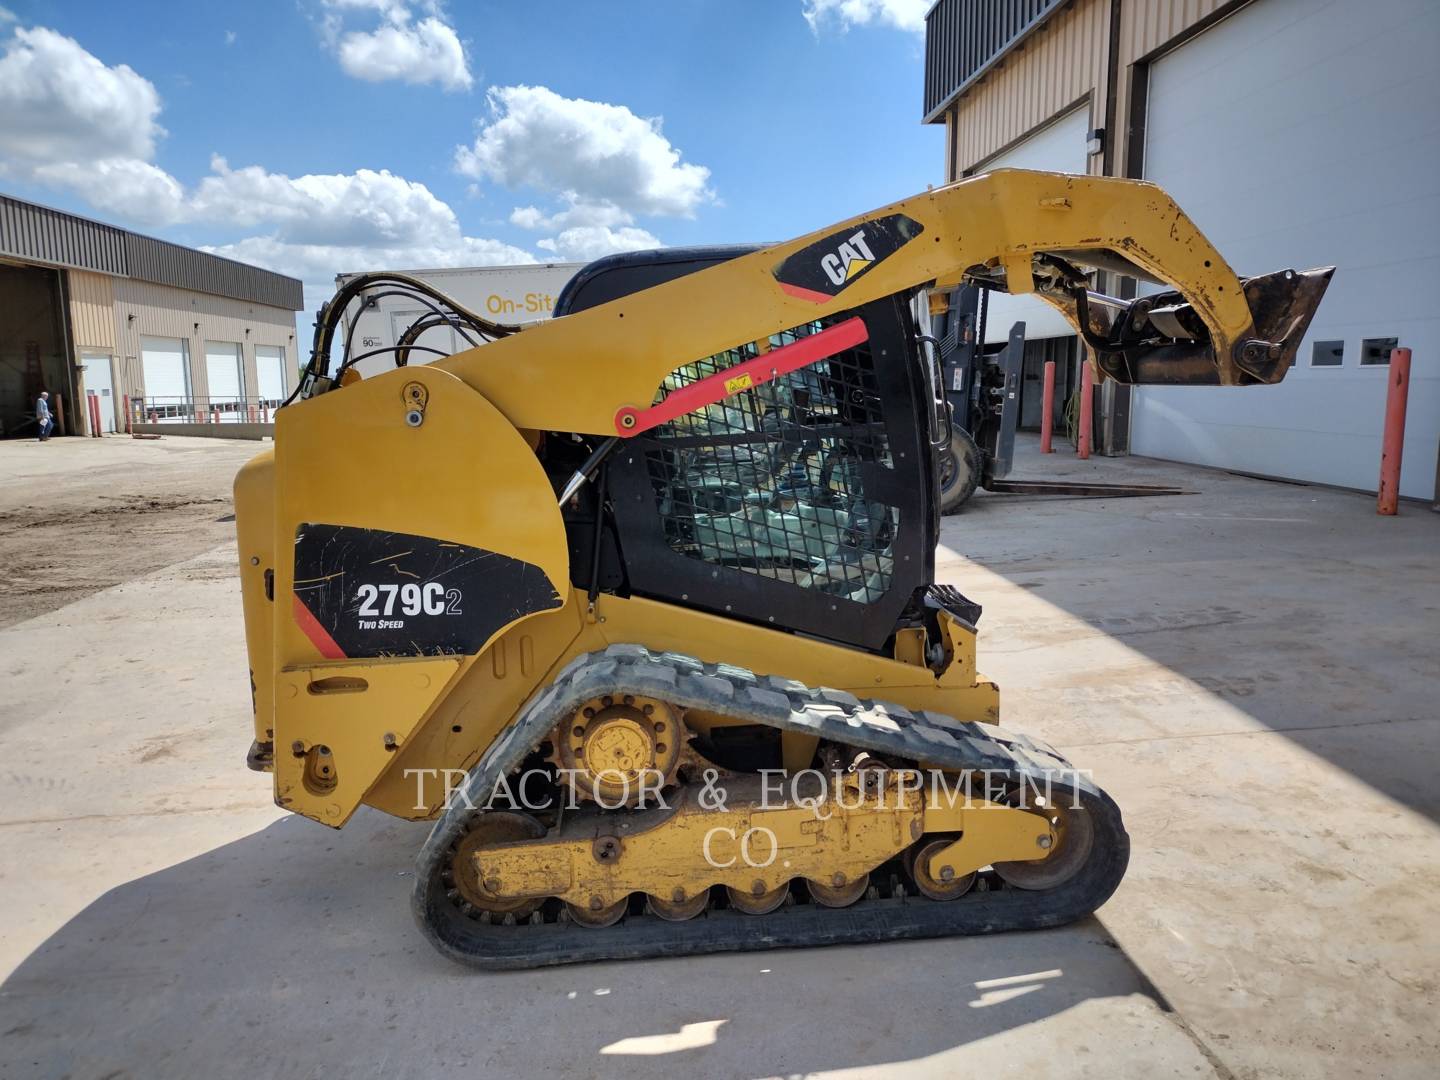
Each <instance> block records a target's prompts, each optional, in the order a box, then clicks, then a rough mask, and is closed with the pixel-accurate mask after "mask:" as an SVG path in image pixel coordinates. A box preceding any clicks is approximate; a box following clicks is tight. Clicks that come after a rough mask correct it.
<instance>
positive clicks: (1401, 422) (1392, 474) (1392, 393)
mask: <svg viewBox="0 0 1440 1080" xmlns="http://www.w3.org/2000/svg"><path fill="white" fill-rule="evenodd" d="M1409 395H1410V350H1409V349H1391V350H1390V390H1389V392H1388V393H1387V394H1386V395H1385V436H1384V439H1383V440H1382V441H1381V443H1380V490H1379V493H1378V495H1377V496H1376V505H1375V512H1376V513H1377V514H1385V515H1387V516H1388V515H1393V514H1398V513H1399V512H1400V456H1401V452H1402V451H1403V450H1404V449H1405V402H1406V399H1407V398H1408V397H1409Z"/></svg>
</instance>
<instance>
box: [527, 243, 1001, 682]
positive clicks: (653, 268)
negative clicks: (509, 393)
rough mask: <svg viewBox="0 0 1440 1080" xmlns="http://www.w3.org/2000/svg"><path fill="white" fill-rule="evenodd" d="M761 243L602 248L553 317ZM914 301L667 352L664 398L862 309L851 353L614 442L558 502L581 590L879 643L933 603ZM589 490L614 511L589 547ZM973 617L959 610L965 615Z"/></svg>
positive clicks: (926, 375)
mask: <svg viewBox="0 0 1440 1080" xmlns="http://www.w3.org/2000/svg"><path fill="white" fill-rule="evenodd" d="M757 247H758V245H734V246H726V247H699V248H671V249H665V250H660V251H643V252H633V253H627V254H622V255H612V256H609V257H607V258H603V259H600V260H598V261H596V262H594V263H591V264H590V265H589V266H587V267H585V268H584V269H583V270H581V271H580V272H579V273H578V274H576V275H575V277H574V278H572V279H571V280H570V282H569V283H568V284H567V285H566V286H565V288H564V289H563V290H562V291H561V294H560V297H559V299H558V300H557V302H556V306H555V316H556V317H557V318H562V317H564V316H566V315H570V314H575V313H577V312H581V311H585V310H587V309H589V308H593V307H598V306H599V305H601V304H604V303H608V302H610V301H612V300H617V299H620V298H621V297H624V296H628V295H631V294H632V293H635V292H638V291H640V290H642V289H647V288H651V287H653V286H656V285H660V284H663V283H665V282H667V281H672V280H674V279H676V278H678V277H682V276H684V275H687V274H692V273H696V272H698V271H702V270H705V269H707V268H709V267H712V266H715V265H718V264H720V263H722V262H726V261H728V260H730V259H733V258H737V257H739V256H741V255H746V254H749V253H750V252H752V251H755V250H757ZM911 300H912V298H911V297H910V296H908V295H901V296H893V297H887V298H885V299H883V300H879V301H876V302H874V303H871V304H867V305H864V306H863V307H860V308H856V309H854V310H849V311H841V312H837V313H834V314H831V315H826V316H824V317H822V318H818V319H815V320H813V321H811V322H807V323H803V324H801V325H799V326H795V327H790V328H787V329H785V330H784V331H782V332H780V333H777V334H773V335H771V336H770V337H769V338H768V339H766V340H763V341H752V342H744V343H740V344H738V345H736V346H735V347H734V348H732V349H728V350H726V351H725V352H723V353H720V354H717V355H715V356H709V357H702V358H699V359H695V360H691V361H689V362H686V361H685V358H683V357H677V358H676V361H677V363H676V367H675V368H674V369H673V370H672V372H671V374H670V375H669V376H668V377H667V378H666V379H665V381H664V383H663V384H662V386H661V388H660V390H659V392H658V394H657V397H656V403H657V404H658V403H659V402H660V401H663V400H664V398H665V396H666V395H668V394H669V393H671V392H674V391H676V390H679V389H681V388H683V387H686V386H689V385H691V384H693V383H695V382H697V381H699V380H701V379H704V378H706V377H708V376H711V375H714V374H716V373H717V372H721V371H725V370H727V369H729V368H732V367H734V366H735V365H736V364H740V363H743V362H744V361H746V360H750V359H753V358H755V357H757V356H760V355H762V354H764V353H766V352H769V351H771V350H773V349H780V348H783V347H785V346H786V345H790V344H792V343H794V342H796V341H800V340H802V339H804V338H806V337H808V336H810V335H813V334H817V333H819V332H821V331H823V330H825V329H826V328H827V327H831V326H835V325H837V324H840V323H843V322H846V321H847V320H850V319H853V318H856V317H858V318H859V319H860V320H861V321H862V322H863V324H864V329H865V335H864V340H863V341H861V342H860V343H859V344H857V345H855V346H853V347H851V348H846V349H843V350H842V351H839V352H836V353H834V354H833V355H830V356H828V357H825V358H824V359H821V360H819V361H817V362H815V363H812V364H809V365H807V366H805V367H802V368H799V369H798V370H796V371H793V372H791V373H790V374H787V375H782V376H780V377H779V378H777V379H774V380H772V381H770V382H768V383H765V384H763V385H760V386H757V387H755V388H753V389H749V390H744V391H741V392H739V393H737V394H734V395H732V396H729V397H726V398H725V399H724V400H722V401H720V402H717V403H715V404H713V405H709V406H706V407H704V408H702V409H699V410H696V411H694V412H688V413H685V414H683V415H681V416H678V417H676V418H675V419H673V420H671V421H669V422H667V423H663V424H661V425H660V426H658V427H655V428H653V429H651V430H649V431H646V432H644V433H642V434H640V435H636V436H634V437H632V438H630V439H627V440H624V441H623V442H622V443H621V444H620V445H619V446H618V447H617V448H616V449H615V451H614V452H613V453H611V454H609V456H608V458H607V459H606V464H605V466H604V468H603V469H602V470H601V472H600V474H599V475H598V476H597V477H596V479H595V483H594V484H593V485H591V486H589V487H586V488H583V489H581V493H580V496H579V497H578V498H577V499H576V500H574V501H573V504H572V505H570V506H567V507H566V509H565V513H566V521H567V531H568V533H569V535H570V546H571V567H572V570H571V574H572V579H573V581H574V584H575V585H576V586H577V587H578V588H582V589H587V590H590V591H591V592H592V595H593V594H595V593H598V592H599V591H607V592H619V593H621V594H627V595H628V594H632V593H633V594H636V595H643V596H648V597H651V598H654V599H657V600H663V601H668V602H672V603H677V604H683V605H685V606H687V607H694V608H702V609H706V610H710V611H713V612H715V613H716V614H719V615H724V616H726V617H729V618H743V619H747V620H749V621H752V622H756V623H760V624H764V625H774V626H776V627H785V628H788V629H792V630H796V631H800V632H803V633H807V634H812V635H815V636H818V637H823V638H827V639H829V640H833V641H838V642H842V643H845V644H849V645H852V646H855V647H859V648H863V649H866V650H869V651H873V652H883V653H888V652H889V650H890V644H891V642H892V640H893V636H894V634H895V631H896V629H897V627H898V626H900V625H902V624H903V625H913V624H915V623H916V622H917V621H918V620H923V619H925V617H926V608H927V607H931V608H933V603H931V604H927V603H926V600H925V598H926V595H927V593H928V592H929V591H933V590H932V589H931V588H930V582H932V581H933V580H934V575H933V571H934V549H935V544H936V542H937V540H938V535H939V516H938V509H937V500H936V497H935V493H936V490H937V488H936V466H937V454H936V450H935V446H936V443H937V442H942V441H943V440H941V439H940V437H939V436H938V434H937V431H936V430H935V429H936V428H937V426H938V424H937V419H936V411H935V406H934V402H935V397H936V388H935V387H934V386H932V385H931V384H932V382H933V376H932V374H931V371H930V368H929V367H928V365H927V364H926V362H925V358H924V356H923V353H922V349H921V343H920V335H921V328H920V327H918V326H917V324H916V321H915V316H914V309H913V307H912V303H911ZM564 438H565V437H564V436H561V437H560V439H561V440H563V439H564ZM557 450H560V448H558V447H554V446H553V444H552V446H551V447H550V448H548V452H547V457H552V456H558V457H561V458H565V455H564V452H563V451H560V453H559V454H556V453H555V452H556V451H557ZM591 450H593V447H591V446H590V445H589V444H585V445H584V446H577V447H575V448H574V450H573V451H572V453H571V455H570V456H571V457H576V458H583V456H584V455H585V454H586V453H589V452H590V451H591ZM557 465H558V466H560V467H561V469H562V470H563V469H565V468H569V467H571V465H572V463H571V462H570V460H569V459H568V458H565V460H564V461H556V462H554V463H553V464H551V465H550V467H551V468H554V467H555V466H557ZM597 492H598V493H599V499H600V500H602V501H603V502H604V503H605V504H606V506H607V508H608V512H607V513H606V515H605V517H604V522H603V527H602V528H601V529H600V531H599V535H600V536H602V537H603V541H602V542H601V543H600V544H598V545H597V544H596V542H595V537H596V535H597V532H596V524H595V505H596V498H597V496H596V494H595V493H597ZM957 613H959V612H957ZM977 616H978V608H976V607H975V606H974V605H968V604H966V605H965V606H964V608H963V613H962V614H961V617H962V618H965V619H966V620H967V621H972V622H973V620H974V619H975V618H976V617H977ZM931 617H932V618H933V615H932V616H931ZM931 640H935V639H934V638H932V639H931Z"/></svg>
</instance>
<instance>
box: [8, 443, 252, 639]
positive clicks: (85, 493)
mask: <svg viewBox="0 0 1440 1080" xmlns="http://www.w3.org/2000/svg"><path fill="white" fill-rule="evenodd" d="M263 445H264V444H260V443H252V442H236V441H231V440H224V439H189V438H163V439H159V440H154V441H150V440H134V439H126V438H123V437H116V438H105V439H79V438H72V439H52V440H50V441H49V442H48V443H44V444H40V443H38V442H35V441H30V440H24V441H22V440H13V441H9V442H3V443H0V627H4V626H10V625H13V624H14V623H17V622H21V621H23V620H25V619H28V618H32V617H33V616H36V615H40V614H43V613H44V612H47V611H53V610H54V609H56V608H58V607H62V606H64V605H65V604H68V603H70V602H71V601H73V600H77V599H79V598H80V597H82V596H86V595H88V594H90V593H93V592H97V591H99V590H100V589H105V588H108V587H110V586H111V585H116V584H119V583H120V582H122V581H128V580H130V579H131V578H135V577H139V576H141V575H143V574H147V573H150V572H151V571H152V570H158V569H160V568H161V567H164V566H170V565H172V564H174V563H177V562H181V561H183V560H185V559H188V558H191V557H192V556H194V555H197V554H199V553H200V552H202V551H207V550H209V549H210V548H213V547H215V546H216V545H217V544H222V543H224V542H225V541H226V540H227V539H229V537H230V536H231V535H233V531H234V528H235V525H234V521H233V514H234V509H233V506H232V503H231V497H230V487H231V484H232V482H233V481H234V478H235V472H236V470H238V469H239V468H240V466H241V465H243V464H244V463H245V462H246V461H248V460H249V459H250V458H251V457H253V456H254V455H255V454H256V453H258V452H259V451H260V450H261V449H262V448H263Z"/></svg>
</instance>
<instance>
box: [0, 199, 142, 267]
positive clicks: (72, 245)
mask: <svg viewBox="0 0 1440 1080" xmlns="http://www.w3.org/2000/svg"><path fill="white" fill-rule="evenodd" d="M0 255H9V256H12V257H14V258H17V259H26V260H33V261H35V262H44V263H53V264H56V265H59V266H83V267H87V268H89V269H91V270H103V271H104V272H106V273H108V274H123V273H125V232H124V230H123V229H116V228H113V227H112V226H110V225H102V224H101V223H100V222H98V221H89V220H87V219H86V218H80V217H76V216H75V215H74V214H66V213H62V212H61V211H59V210H51V209H50V208H49V207H46V206H36V205H35V204H34V203H27V202H21V201H20V200H19V199H12V198H10V197H9V196H8V195H0Z"/></svg>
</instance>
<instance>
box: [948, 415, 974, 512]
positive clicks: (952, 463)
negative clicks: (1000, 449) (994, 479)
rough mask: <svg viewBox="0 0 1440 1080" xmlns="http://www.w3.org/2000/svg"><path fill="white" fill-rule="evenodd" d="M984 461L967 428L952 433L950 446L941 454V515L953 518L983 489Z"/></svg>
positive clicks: (955, 429) (953, 430) (957, 429)
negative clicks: (971, 497)
mask: <svg viewBox="0 0 1440 1080" xmlns="http://www.w3.org/2000/svg"><path fill="white" fill-rule="evenodd" d="M983 470H984V458H983V457H981V453H980V448H979V447H978V446H976V445H975V440H974V439H972V438H971V437H970V433H969V432H968V431H966V430H965V429H964V428H959V427H957V428H954V429H952V432H951V435H950V445H949V446H948V447H946V448H945V449H944V450H942V451H940V513H942V514H953V513H955V512H956V511H957V510H959V509H960V507H961V506H963V505H964V503H965V500H966V499H968V498H970V496H971V495H974V494H975V489H976V488H977V487H979V486H980V474H981V472H982V471H983Z"/></svg>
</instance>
